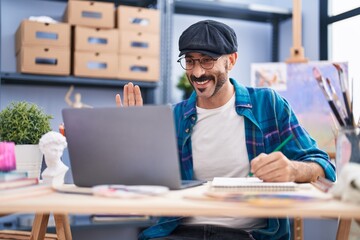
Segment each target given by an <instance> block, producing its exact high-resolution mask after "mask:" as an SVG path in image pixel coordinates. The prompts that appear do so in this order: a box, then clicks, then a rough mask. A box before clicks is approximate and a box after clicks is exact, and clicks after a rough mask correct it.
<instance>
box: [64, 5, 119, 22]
mask: <svg viewBox="0 0 360 240" xmlns="http://www.w3.org/2000/svg"><path fill="white" fill-rule="evenodd" d="M114 10H115V4H114V3H110V2H96V1H69V2H68V5H67V8H66V11H65V14H64V19H65V22H68V23H69V24H70V25H77V26H89V27H98V28H114V25H115V13H114Z"/></svg>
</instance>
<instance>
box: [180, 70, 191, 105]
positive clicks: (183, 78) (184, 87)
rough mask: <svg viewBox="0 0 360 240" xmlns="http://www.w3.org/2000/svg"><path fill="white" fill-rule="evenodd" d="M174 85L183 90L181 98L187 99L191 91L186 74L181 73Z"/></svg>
mask: <svg viewBox="0 0 360 240" xmlns="http://www.w3.org/2000/svg"><path fill="white" fill-rule="evenodd" d="M176 87H177V88H178V89H180V90H182V91H183V99H184V100H185V99H188V98H189V97H190V95H191V93H192V91H193V87H192V86H191V84H190V82H189V80H188V79H187V77H186V74H185V73H184V74H182V75H181V77H180V79H179V82H178V84H177V85H176Z"/></svg>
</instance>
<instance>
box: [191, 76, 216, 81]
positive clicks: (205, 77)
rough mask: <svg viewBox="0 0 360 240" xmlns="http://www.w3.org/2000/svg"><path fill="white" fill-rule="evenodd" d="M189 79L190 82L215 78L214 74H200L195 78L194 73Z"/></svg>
mask: <svg viewBox="0 0 360 240" xmlns="http://www.w3.org/2000/svg"><path fill="white" fill-rule="evenodd" d="M190 80H191V81H192V82H204V81H206V80H215V78H214V76H207V75H202V76H200V77H198V78H197V77H195V76H194V75H191V76H190Z"/></svg>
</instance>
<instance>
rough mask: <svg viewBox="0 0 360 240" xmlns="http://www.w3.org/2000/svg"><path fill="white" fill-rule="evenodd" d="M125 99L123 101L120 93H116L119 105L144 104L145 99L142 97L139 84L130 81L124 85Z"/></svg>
mask: <svg viewBox="0 0 360 240" xmlns="http://www.w3.org/2000/svg"><path fill="white" fill-rule="evenodd" d="M123 95H124V96H123V100H122V101H121V97H120V94H116V96H115V101H116V106H118V107H128V106H142V105H143V99H142V97H141V90H140V87H139V86H138V85H135V86H134V84H133V83H132V82H130V83H128V84H126V85H125V86H124V90H123Z"/></svg>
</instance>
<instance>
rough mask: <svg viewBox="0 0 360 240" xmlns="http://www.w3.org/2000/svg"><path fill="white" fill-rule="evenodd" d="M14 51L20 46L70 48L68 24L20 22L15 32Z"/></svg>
mask: <svg viewBox="0 0 360 240" xmlns="http://www.w3.org/2000/svg"><path fill="white" fill-rule="evenodd" d="M15 39H16V43H15V48H16V49H15V53H16V54H17V53H18V52H19V51H20V48H21V47H22V46H49V47H57V48H68V49H69V48H70V25H69V24H66V23H41V22H35V21H30V20H24V21H22V22H21V24H20V26H19V27H18V29H17V31H16V34H15Z"/></svg>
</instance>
